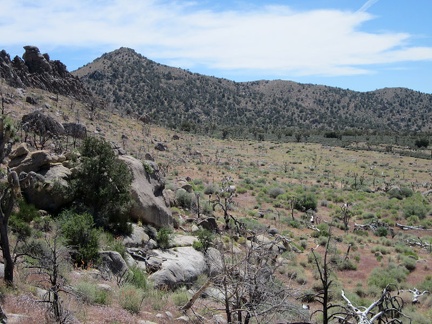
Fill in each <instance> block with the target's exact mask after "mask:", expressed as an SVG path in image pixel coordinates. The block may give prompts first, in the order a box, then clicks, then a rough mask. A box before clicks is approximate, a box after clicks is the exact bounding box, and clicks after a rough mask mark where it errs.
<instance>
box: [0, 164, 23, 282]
mask: <svg viewBox="0 0 432 324" xmlns="http://www.w3.org/2000/svg"><path fill="white" fill-rule="evenodd" d="M20 193H21V191H20V185H19V179H18V175H17V173H16V172H15V171H12V172H10V173H9V174H8V184H7V186H6V188H5V189H3V192H2V194H1V196H0V247H1V249H2V252H3V259H4V265H5V269H4V281H5V283H6V284H7V285H8V286H11V285H13V280H14V274H13V272H14V264H15V263H14V260H13V258H12V254H11V249H10V244H9V235H8V224H9V218H10V216H11V214H12V210H13V207H14V205H15V202H16V200H17V198H18V197H19V195H20Z"/></svg>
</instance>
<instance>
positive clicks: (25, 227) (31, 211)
mask: <svg viewBox="0 0 432 324" xmlns="http://www.w3.org/2000/svg"><path fill="white" fill-rule="evenodd" d="M36 219H40V215H39V211H38V209H37V208H36V207H35V206H34V205H31V204H27V203H26V201H25V200H24V199H22V200H19V201H18V211H17V212H14V213H12V214H11V216H10V218H9V227H10V229H11V230H12V232H14V233H15V234H16V235H17V236H18V238H19V239H21V240H24V239H25V238H27V237H29V236H30V235H31V232H32V231H31V227H30V225H29V224H30V222H32V221H33V220H36Z"/></svg>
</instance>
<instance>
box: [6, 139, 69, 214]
mask: <svg viewBox="0 0 432 324" xmlns="http://www.w3.org/2000/svg"><path fill="white" fill-rule="evenodd" d="M9 158H11V160H10V162H9V168H11V170H12V171H16V172H17V174H18V175H19V179H20V186H21V191H22V193H23V195H24V197H25V198H26V201H27V202H29V203H31V204H33V205H35V206H36V207H37V208H39V209H43V210H47V211H49V212H56V211H58V210H59V209H60V208H61V207H63V206H65V205H67V204H69V203H70V202H72V200H73V196H72V195H70V189H69V183H68V179H69V178H70V176H71V174H72V172H71V170H70V169H68V168H66V167H64V166H63V165H62V164H61V162H63V161H64V160H65V157H64V156H55V155H54V156H52V155H51V154H50V153H49V152H48V151H34V152H30V151H29V149H28V147H27V145H26V144H25V143H23V144H21V145H19V146H18V147H17V148H16V149H15V150H14V151H13V152H11V154H10V155H9Z"/></svg>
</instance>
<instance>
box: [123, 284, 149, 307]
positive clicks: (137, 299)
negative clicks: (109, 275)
mask: <svg viewBox="0 0 432 324" xmlns="http://www.w3.org/2000/svg"><path fill="white" fill-rule="evenodd" d="M143 299H144V293H143V291H142V290H141V289H138V288H136V287H135V286H133V285H131V284H125V285H124V286H122V287H120V289H119V291H118V301H119V304H120V306H121V307H122V308H123V309H126V310H128V311H129V312H131V313H134V314H138V313H139V312H140V310H141V305H142V302H143Z"/></svg>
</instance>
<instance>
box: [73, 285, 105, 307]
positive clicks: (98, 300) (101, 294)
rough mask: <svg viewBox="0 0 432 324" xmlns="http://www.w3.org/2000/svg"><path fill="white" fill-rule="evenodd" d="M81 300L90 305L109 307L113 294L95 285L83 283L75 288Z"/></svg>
mask: <svg viewBox="0 0 432 324" xmlns="http://www.w3.org/2000/svg"><path fill="white" fill-rule="evenodd" d="M75 289H76V291H77V292H78V295H79V296H80V298H81V300H82V301H83V302H85V303H88V304H100V305H109V304H110V302H111V293H110V291H109V290H107V289H101V288H100V287H98V286H97V285H96V284H94V283H90V282H87V281H81V282H79V283H78V284H77V285H76V286H75Z"/></svg>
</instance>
